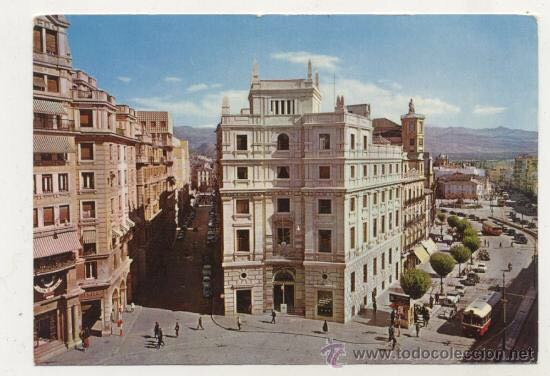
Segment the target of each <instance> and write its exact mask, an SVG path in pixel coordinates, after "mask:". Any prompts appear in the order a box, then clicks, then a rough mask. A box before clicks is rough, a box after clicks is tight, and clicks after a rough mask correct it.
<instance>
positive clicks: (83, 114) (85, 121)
mask: <svg viewBox="0 0 550 376" xmlns="http://www.w3.org/2000/svg"><path fill="white" fill-rule="evenodd" d="M93 125H94V124H93V122H92V110H80V126H81V127H92V126H93Z"/></svg>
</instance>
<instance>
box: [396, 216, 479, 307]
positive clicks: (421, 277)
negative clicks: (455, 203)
mask: <svg viewBox="0 0 550 376" xmlns="http://www.w3.org/2000/svg"><path fill="white" fill-rule="evenodd" d="M437 219H438V220H439V221H440V223H441V226H442V228H443V223H444V222H445V214H444V213H441V212H439V213H438V214H437ZM447 224H448V225H449V227H451V229H452V230H453V233H454V234H455V236H456V238H458V239H459V240H461V241H462V244H456V245H454V246H452V247H451V249H450V255H449V254H447V253H443V252H436V253H434V254H433V255H431V257H430V265H431V267H432V269H433V270H434V271H435V272H436V273H437V275H438V276H439V278H440V281H441V283H440V291H441V294H443V278H445V277H446V276H447V275H449V273H451V272H452V271H453V269H454V268H455V266H456V264H457V263H458V275H459V276H460V271H461V270H460V269H461V266H462V264H463V263H465V262H467V261H468V260H470V263H472V264H473V258H472V255H473V253H474V252H475V251H477V250H478V249H479V246H480V245H481V241H480V240H479V237H478V236H477V232H476V231H475V230H474V228H473V227H472V224H471V223H470V222H469V221H468V220H467V219H465V218H464V219H460V218H459V217H457V216H456V215H451V216H450V217H448V218H447ZM430 285H431V278H430V275H429V274H428V273H426V272H425V271H423V270H420V269H409V270H406V271H405V272H404V273H403V275H402V276H401V288H402V289H403V291H404V292H405V293H406V294H407V295H409V296H410V297H411V298H412V299H420V298H421V297H422V296H423V295H424V294H425V293H426V292H427V291H428V289H429V288H430Z"/></svg>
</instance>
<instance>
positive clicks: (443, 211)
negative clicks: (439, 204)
mask: <svg viewBox="0 0 550 376" xmlns="http://www.w3.org/2000/svg"><path fill="white" fill-rule="evenodd" d="M439 211H440V212H441V213H447V209H443V208H440V209H439Z"/></svg>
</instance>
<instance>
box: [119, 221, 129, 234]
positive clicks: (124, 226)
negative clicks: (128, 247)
mask: <svg viewBox="0 0 550 376" xmlns="http://www.w3.org/2000/svg"><path fill="white" fill-rule="evenodd" d="M120 229H121V230H122V233H123V234H126V233H127V232H128V231H130V229H129V228H128V227H127V226H126V224H125V223H121V224H120Z"/></svg>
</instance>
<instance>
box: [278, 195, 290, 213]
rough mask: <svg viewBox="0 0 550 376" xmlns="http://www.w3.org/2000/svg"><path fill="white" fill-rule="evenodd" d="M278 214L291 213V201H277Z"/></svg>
mask: <svg viewBox="0 0 550 376" xmlns="http://www.w3.org/2000/svg"><path fill="white" fill-rule="evenodd" d="M277 212H278V213H290V199H289V198H278V199H277Z"/></svg>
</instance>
